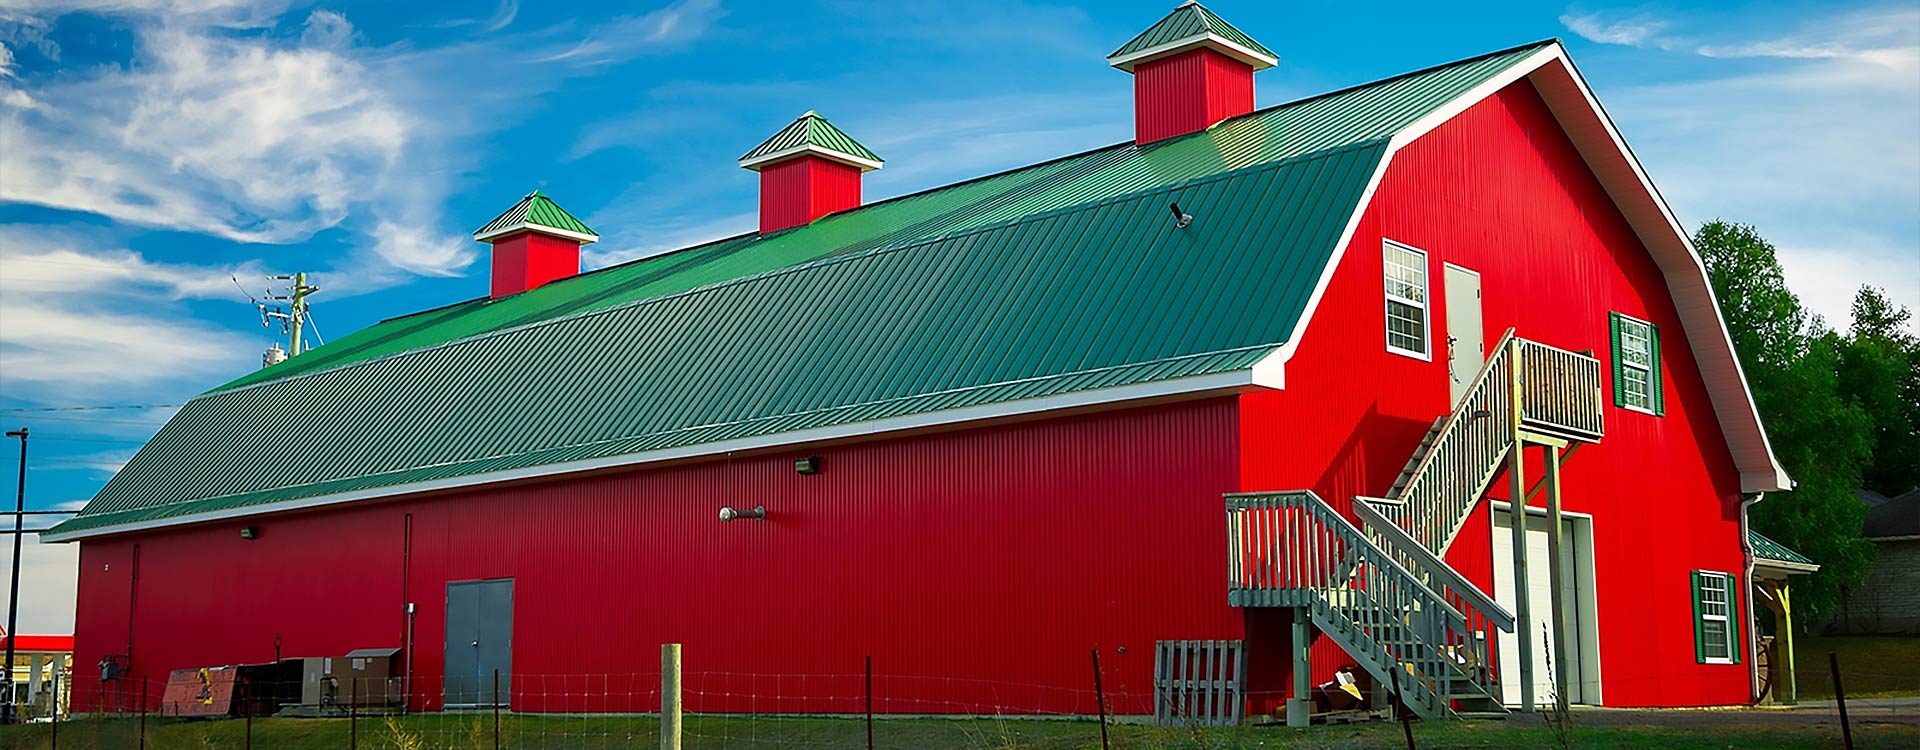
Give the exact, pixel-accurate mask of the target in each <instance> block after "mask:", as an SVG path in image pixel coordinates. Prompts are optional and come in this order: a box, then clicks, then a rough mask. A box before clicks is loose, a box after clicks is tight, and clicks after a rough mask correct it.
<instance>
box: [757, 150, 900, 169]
mask: <svg viewBox="0 0 1920 750" xmlns="http://www.w3.org/2000/svg"><path fill="white" fill-rule="evenodd" d="M803 154H812V155H814V156H818V157H820V158H822V159H827V160H829V161H837V162H840V163H842V164H846V165H847V166H851V167H859V168H860V171H862V172H871V171H873V170H876V169H879V168H880V162H878V161H875V160H873V159H867V158H864V157H859V156H854V155H853V154H849V153H847V152H845V151H837V150H834V149H830V148H826V147H824V146H816V145H814V144H811V143H802V144H800V145H798V146H794V147H793V148H783V149H780V150H779V151H775V152H773V153H769V154H761V155H759V156H756V157H753V158H751V159H741V160H740V166H741V168H743V169H751V170H753V171H755V172H758V171H760V169H761V168H762V167H765V166H766V165H768V164H772V163H774V162H777V161H786V160H787V159H790V158H793V157H795V156H800V155H803Z"/></svg>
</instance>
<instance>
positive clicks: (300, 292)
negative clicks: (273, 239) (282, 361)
mask: <svg viewBox="0 0 1920 750" xmlns="http://www.w3.org/2000/svg"><path fill="white" fill-rule="evenodd" d="M273 278H274V279H275V280H278V281H292V282H293V286H291V287H288V288H287V293H286V294H278V295H274V296H271V297H268V298H267V299H271V300H279V301H282V302H286V303H288V311H287V356H289V357H298V356H300V353H301V352H304V351H306V350H307V347H306V345H305V344H304V343H302V341H301V337H300V334H301V329H302V328H303V327H304V326H305V325H306V322H307V295H309V294H312V293H314V292H317V291H320V287H317V286H307V274H306V272H305V271H302V272H300V273H296V274H294V275H292V276H275V277H273Z"/></svg>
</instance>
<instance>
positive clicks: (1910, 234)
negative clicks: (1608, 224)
mask: <svg viewBox="0 0 1920 750" xmlns="http://www.w3.org/2000/svg"><path fill="white" fill-rule="evenodd" d="M1563 21H1566V22H1567V23H1568V26H1569V28H1571V29H1573V30H1574V31H1575V32H1576V33H1579V34H1581V35H1582V36H1583V37H1586V38H1588V39H1591V40H1594V41H1601V42H1606V43H1612V44H1620V45H1626V46H1638V47H1645V48H1651V49H1658V50H1662V51H1665V52H1676V53H1684V54H1688V55H1694V56H1697V57H1696V58H1695V60H1696V61H1697V62H1698V65H1696V66H1694V67H1693V68H1689V70H1692V69H1695V68H1703V69H1704V70H1705V71H1706V72H1707V73H1708V75H1706V76H1704V77H1696V78H1691V79H1686V78H1682V79H1680V80H1674V76H1672V75H1670V74H1669V71H1670V70H1671V68H1670V67H1669V66H1668V65H1667V64H1665V63H1664V62H1660V63H1654V64H1655V65H1659V66H1660V68H1659V69H1660V70H1661V71H1662V73H1663V75H1662V76H1661V77H1662V78H1663V79H1665V80H1664V81H1663V82H1660V83H1646V84H1641V85H1635V86H1627V87H1624V88H1618V89H1614V90H1602V91H1600V92H1599V93H1600V96H1601V98H1602V99H1603V100H1604V101H1605V102H1607V104H1608V110H1609V112H1610V113H1611V114H1612V115H1613V116H1614V118H1615V119H1616V120H1617V121H1618V122H1619V123H1620V126H1621V130H1622V132H1624V133H1625V135H1626V137H1627V139H1628V140H1629V141H1630V142H1632V144H1633V146H1634V149H1635V152H1636V153H1637V154H1638V155H1639V156H1640V158H1641V160H1642V161H1644V162H1645V163H1646V164H1647V167H1648V170H1649V171H1650V172H1651V173H1652V175H1653V177H1654V180H1655V182H1657V183H1658V184H1659V185H1660V186H1661V189H1662V191H1663V192H1664V193H1665V195H1666V196H1667V198H1668V199H1669V200H1670V201H1672V203H1673V205H1674V207H1675V210H1676V212H1678V213H1679V215H1680V217H1681V219H1682V220H1683V221H1686V222H1688V223H1689V225H1697V224H1698V223H1700V222H1702V221H1706V220H1709V219H1714V218H1723V219H1727V220H1730V221H1738V222H1742V223H1748V224H1753V225H1755V226H1756V227H1757V228H1759V229H1760V231H1761V232H1762V233H1763V234H1764V235H1765V236H1767V237H1768V238H1769V239H1771V240H1772V241H1773V242H1774V243H1775V245H1777V246H1778V247H1779V248H1780V254H1781V263H1782V266H1783V267H1784V268H1785V269H1786V275H1787V282H1788V284H1789V285H1790V286H1791V287H1792V288H1793V289H1794V290H1795V292H1796V293H1798V294H1799V295H1800V296H1801V297H1802V301H1803V302H1804V303H1805V304H1806V305H1807V306H1808V307H1809V308H1810V309H1812V310H1813V311H1814V312H1816V313H1818V314H1820V315H1822V316H1824V317H1825V318H1827V320H1828V321H1829V322H1830V323H1831V324H1832V325H1835V326H1841V327H1844V326H1845V325H1847V324H1848V322H1849V320H1850V318H1851V314H1850V305H1851V301H1852V297H1853V292H1854V290H1856V289H1857V288H1858V287H1859V286H1860V285H1862V284H1869V283H1870V284H1874V285H1877V286H1882V287H1885V288H1886V290H1887V292H1888V294H1889V295H1890V296H1891V297H1892V299H1894V301H1896V302H1898V303H1900V304H1904V305H1907V306H1909V307H1913V308H1916V309H1920V212H1916V210H1915V206H1920V179H1916V177H1915V175H1920V10H1914V9H1910V8H1904V7H1894V8H1879V9H1867V10H1861V11H1855V12H1851V13H1844V14H1839V15H1834V16H1831V17H1824V18H1816V19H1811V20H1808V21H1806V22H1804V23H1802V24H1800V25H1799V26H1798V27H1797V28H1794V29H1793V30H1792V31H1790V32H1788V33H1784V34H1773V35H1768V36H1759V37H1741V36H1739V35H1737V34H1733V33H1728V32H1725V31H1720V30H1718V29H1716V31H1715V32H1714V33H1712V34H1692V33H1687V32H1684V31H1682V30H1674V29H1679V28H1680V27H1681V25H1682V24H1681V19H1672V20H1669V21H1646V20H1644V19H1641V20H1638V21H1634V22H1635V23H1640V24H1641V26H1638V27H1631V28H1630V29H1629V30H1622V27H1621V24H1623V23H1628V22H1623V21H1605V20H1596V17H1593V16H1580V17H1575V16H1568V17H1565V18H1563ZM1575 21H1579V22H1580V25H1575ZM1640 30H1645V31H1646V33H1644V34H1641V33H1639V31H1640ZM1702 58H1705V59H1702ZM1734 59H1739V60H1740V62H1739V63H1737V64H1736V63H1734V62H1732V60H1734ZM1716 60H1726V61H1728V62H1724V63H1722V62H1715V61H1716ZM1716 73H1717V74H1716Z"/></svg>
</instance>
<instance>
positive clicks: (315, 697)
mask: <svg viewBox="0 0 1920 750" xmlns="http://www.w3.org/2000/svg"><path fill="white" fill-rule="evenodd" d="M399 653H400V649H397V648H363V649H358V650H355V651H349V652H347V654H346V655H345V656H315V657H308V658H305V659H302V660H300V661H301V670H300V672H301V677H300V703H301V704H302V705H305V706H309V707H318V708H320V709H322V710H326V709H329V708H336V707H337V708H341V709H344V708H346V707H347V706H349V705H352V706H357V707H360V708H374V707H385V706H397V705H402V704H404V703H405V702H406V695H405V694H404V693H403V692H402V690H403V689H404V686H403V685H401V681H400V678H399V677H398V676H396V675H395V674H394V666H395V665H394V657H395V656H397V655H398V654H399Z"/></svg>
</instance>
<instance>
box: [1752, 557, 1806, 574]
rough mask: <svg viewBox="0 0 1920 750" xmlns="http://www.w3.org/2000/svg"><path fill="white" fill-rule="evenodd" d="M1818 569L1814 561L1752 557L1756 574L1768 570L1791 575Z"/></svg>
mask: <svg viewBox="0 0 1920 750" xmlns="http://www.w3.org/2000/svg"><path fill="white" fill-rule="evenodd" d="M1818 570H1820V566H1819V565H1816V564H1814V563H1803V562H1791V561H1788V560H1769V559H1767V558H1764V557H1755V558H1753V572H1754V573H1755V574H1756V575H1757V574H1759V573H1762V572H1768V571H1776V572H1780V573H1786V574H1789V575H1793V574H1799V573H1813V572H1816V571H1818Z"/></svg>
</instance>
